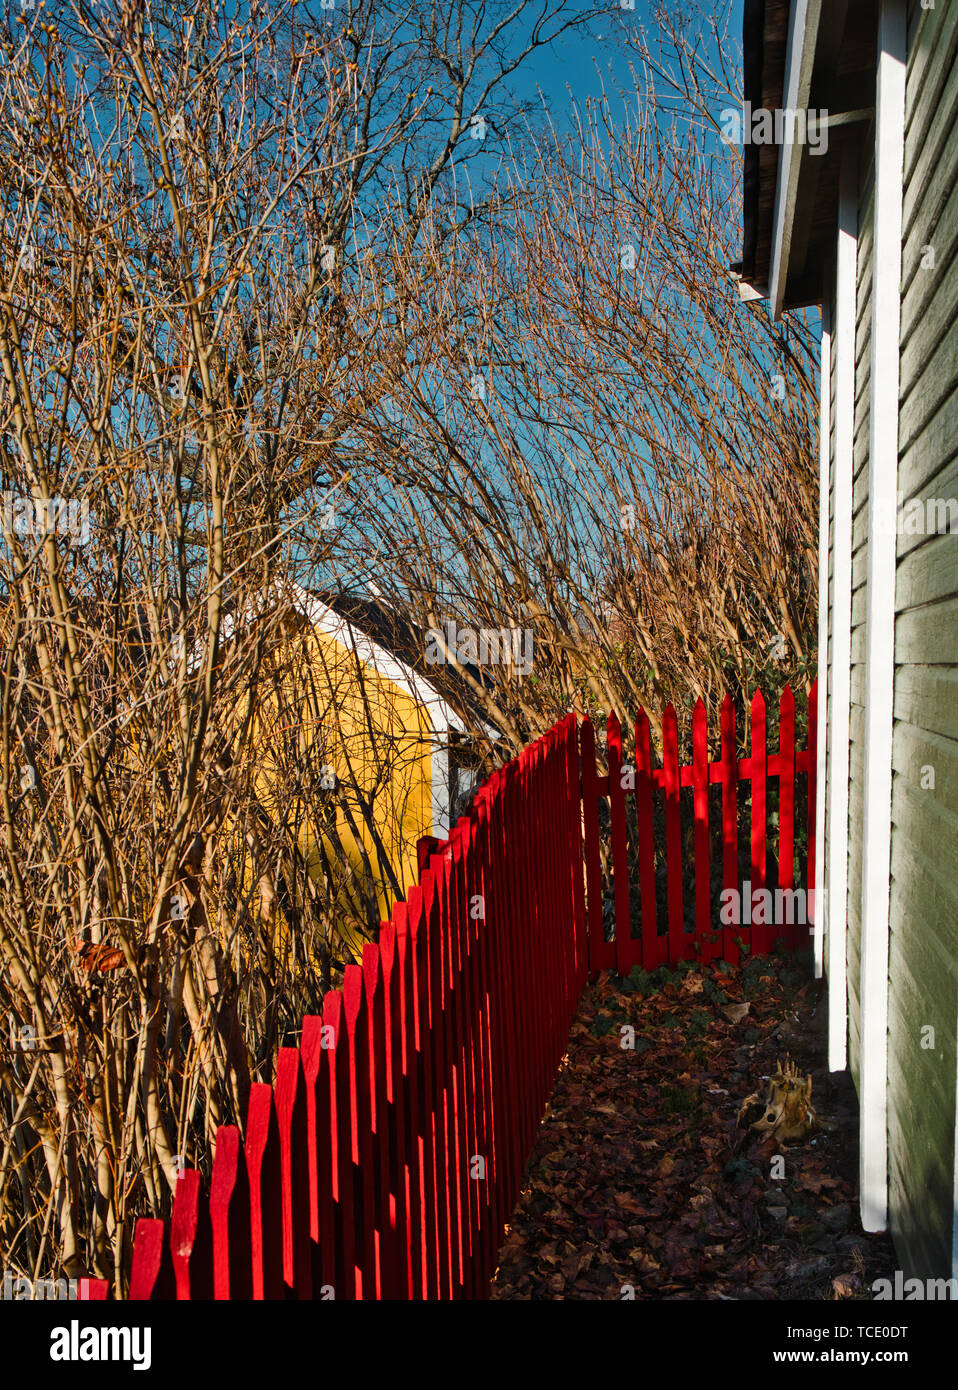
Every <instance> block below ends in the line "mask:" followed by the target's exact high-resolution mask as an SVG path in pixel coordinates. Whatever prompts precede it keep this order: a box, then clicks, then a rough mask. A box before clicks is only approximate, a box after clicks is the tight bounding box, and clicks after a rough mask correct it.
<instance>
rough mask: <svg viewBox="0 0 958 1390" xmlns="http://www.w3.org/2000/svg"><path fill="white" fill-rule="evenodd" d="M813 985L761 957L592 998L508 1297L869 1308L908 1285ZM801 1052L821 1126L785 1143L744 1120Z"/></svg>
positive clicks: (533, 1171)
mask: <svg viewBox="0 0 958 1390" xmlns="http://www.w3.org/2000/svg"><path fill="white" fill-rule="evenodd" d="M809 974H810V971H809V968H808V965H807V964H806V963H805V961H804V960H803V959H801V958H796V957H795V956H761V957H754V958H752V959H749V960H746V961H745V962H744V963H743V964H741V965H740V966H736V967H731V966H729V965H727V964H726V963H725V962H712V963H711V964H710V965H707V966H703V965H701V964H698V963H693V962H687V963H683V965H681V966H680V967H679V968H678V969H677V970H675V971H669V970H667V969H662V970H658V971H655V972H654V973H653V974H651V975H647V974H645V973H644V972H642V971H640V970H636V971H633V973H632V974H631V975H630V976H628V977H627V978H625V979H620V978H619V977H618V976H616V975H614V974H611V973H609V972H605V973H603V974H602V975H600V976H599V977H598V979H597V980H596V981H595V982H594V983H592V984H591V985H589V986H588V987H587V989H586V991H585V993H584V994H583V997H582V1000H581V1002H580V1005H579V1010H578V1013H577V1015H576V1019H575V1022H574V1023H573V1026H572V1030H571V1033H570V1040H569V1050H568V1053H567V1055H566V1057H565V1058H564V1059H563V1062H562V1066H561V1068H560V1070H559V1074H558V1077H557V1079H556V1084H555V1087H554V1090H553V1095H552V1099H551V1101H550V1104H549V1107H548V1110H547V1113H546V1117H545V1120H544V1122H543V1126H542V1130H541V1133H540V1137H539V1141H538V1143H537V1145H536V1148H535V1150H534V1152H533V1154H532V1157H531V1159H530V1162H529V1165H528V1168H527V1170H526V1176H525V1183H524V1186H523V1190H522V1193H521V1195H520V1198H519V1202H518V1204H517V1206H516V1210H515V1212H514V1213H513V1218H512V1222H511V1224H510V1226H509V1228H508V1229H507V1233H506V1239H505V1243H504V1245H503V1248H502V1250H501V1251H500V1263H499V1269H498V1271H497V1274H496V1278H495V1280H494V1283H493V1290H492V1297H493V1298H496V1299H561V1298H576V1299H579V1298H581V1299H602V1298H615V1299H621V1298H628V1297H635V1298H636V1299H753V1300H759V1299H808V1298H811V1299H871V1298H872V1297H873V1294H872V1292H871V1287H870V1286H871V1284H872V1282H873V1281H874V1280H875V1279H878V1278H890V1277H893V1271H894V1268H895V1264H896V1260H895V1256H894V1251H893V1248H892V1245H891V1242H890V1240H889V1239H888V1238H887V1237H886V1236H876V1235H866V1234H865V1233H864V1232H863V1231H862V1229H861V1226H860V1222H859V1216H858V1189H857V1181H858V1108H857V1100H856V1097H855V1092H854V1088H853V1086H852V1083H851V1081H850V1079H849V1078H848V1076H847V1074H846V1073H837V1074H835V1075H832V1074H830V1073H829V1071H828V1069H827V1058H826V1055H825V1013H826V1004H825V997H824V991H823V988H822V984H821V982H819V981H813V980H810V979H809ZM630 1028H631V1029H633V1030H634V1047H633V1048H631V1049H629V1048H627V1047H623V1046H622V1042H623V1040H625V1041H628V1040H629V1037H630V1035H629V1033H628V1032H623V1029H626V1030H627V1029H630ZM786 1053H787V1054H789V1055H790V1056H791V1058H792V1059H793V1060H794V1061H795V1062H796V1063H797V1064H798V1066H799V1068H800V1069H801V1071H802V1072H803V1073H806V1072H810V1073H811V1074H812V1080H813V1086H812V1105H813V1107H814V1108H815V1110H816V1112H817V1114H818V1116H819V1118H820V1119H821V1121H822V1127H821V1128H816V1129H814V1130H813V1131H812V1133H811V1134H810V1135H809V1136H808V1137H807V1138H806V1139H805V1140H802V1141H800V1142H798V1143H793V1144H789V1145H781V1144H776V1143H775V1142H774V1141H772V1140H771V1139H769V1138H768V1137H767V1136H763V1135H761V1134H755V1133H752V1132H751V1131H748V1130H742V1129H739V1128H738V1127H737V1123H736V1119H737V1113H738V1109H739V1106H740V1105H741V1104H742V1102H743V1101H744V1100H745V1099H746V1097H747V1096H748V1095H749V1094H750V1093H751V1092H753V1091H756V1090H758V1091H764V1088H765V1083H766V1081H767V1079H768V1077H769V1076H771V1075H772V1073H773V1072H774V1070H775V1064H776V1062H777V1061H778V1060H779V1059H782V1060H784V1058H785V1055H786ZM778 1152H780V1154H781V1157H780V1158H779V1159H776V1154H777V1153H778ZM782 1170H784V1175H783V1176H781V1177H780V1178H776V1177H775V1176H773V1174H776V1173H779V1172H781V1171H782Z"/></svg>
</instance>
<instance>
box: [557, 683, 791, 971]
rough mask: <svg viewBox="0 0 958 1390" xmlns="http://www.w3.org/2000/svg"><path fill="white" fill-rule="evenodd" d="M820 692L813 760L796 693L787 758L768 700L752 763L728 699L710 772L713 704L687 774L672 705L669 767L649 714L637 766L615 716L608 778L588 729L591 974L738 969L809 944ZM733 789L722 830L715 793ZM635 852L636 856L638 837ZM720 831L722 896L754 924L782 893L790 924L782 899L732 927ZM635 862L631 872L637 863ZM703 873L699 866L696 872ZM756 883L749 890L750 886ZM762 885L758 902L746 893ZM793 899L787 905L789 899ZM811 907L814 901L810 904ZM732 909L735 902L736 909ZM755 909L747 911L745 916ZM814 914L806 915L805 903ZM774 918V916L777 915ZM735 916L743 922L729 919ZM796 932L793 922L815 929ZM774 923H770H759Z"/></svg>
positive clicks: (698, 712)
mask: <svg viewBox="0 0 958 1390" xmlns="http://www.w3.org/2000/svg"><path fill="white" fill-rule="evenodd" d="M817 704H818V683H817V682H815V683H813V685H812V687H811V690H810V692H809V700H808V748H807V749H805V750H798V749H796V746H795V697H794V695H793V693H792V691H791V689H790V688H789V687H787V686H786V688H785V690H784V692H783V694H782V697H781V702H780V707H779V749H778V752H777V753H769V751H768V746H767V736H766V709H765V700H764V698H763V696H762V694H761V692H756V694H755V695H754V697H753V699H752V703H751V709H750V753H749V756H748V757H745V758H739V757H737V755H736V740H735V709H734V706H733V704H732V701H731V699H730V698H729V696H727V695H726V697H725V700H724V702H723V704H722V712H721V736H720V747H721V753H720V756H719V758H718V760H717V761H715V762H710V761H709V753H708V730H707V727H706V713H705V706H704V704H703V702H702V701H701V700H699V702H698V704H697V705H696V707H695V710H694V712H693V715H692V761H691V763H690V764H687V765H682V766H680V764H679V753H678V748H679V740H678V720H677V717H676V713H675V709H674V707H673V706H672V705H668V706H667V708H666V710H665V713H664V715H663V719H662V759H661V763H662V765H661V767H658V768H653V766H652V748H651V738H650V731H649V720H648V716H647V715H646V714H645V712H644V711H643V710H640V711H639V715H638V718H637V719H636V721H635V736H634V744H633V759H634V761H633V762H631V763H630V762H627V760H626V749H625V744H624V741H623V734H622V728H621V725H620V723H619V720H618V718H617V716H616V715H615V714H614V713H612V714H610V715H609V719H608V725H607V731H606V754H607V761H608V775H606V776H603V777H600V776H599V775H598V773H597V771H596V763H595V734H594V731H593V728H592V724H591V722H590V721H589V720H588V719H585V720H584V721H583V725H582V796H583V809H584V820H585V853H586V880H587V884H588V919H589V920H588V925H589V967H590V971H591V972H592V973H593V974H594V973H595V972H596V971H599V970H607V969H616V970H617V971H618V972H619V974H620V975H627V974H628V973H629V971H630V970H632V969H633V968H634V967H635V966H637V965H639V966H642V968H643V969H645V970H654V969H656V967H658V966H660V965H664V964H666V963H668V964H671V965H675V964H677V962H678V961H680V960H687V959H691V958H693V957H696V956H698V957H699V958H700V959H703V960H711V959H714V958H716V957H719V956H721V957H723V958H724V959H725V960H727V961H729V962H730V963H732V964H734V963H735V962H736V961H737V960H738V959H739V956H740V954H741V952H740V949H739V944H738V943H739V942H741V943H742V944H743V945H745V946H746V947H747V948H748V950H749V951H750V952H752V953H764V952H767V951H769V950H771V949H772V948H773V947H774V944H775V941H776V939H777V938H783V939H784V940H785V943H786V945H787V946H790V947H793V948H795V947H799V946H803V945H807V944H808V934H809V923H810V922H811V920H812V916H813V911H812V909H813V907H814V901H813V898H812V897H811V895H810V894H809V889H813V888H814V885H815V788H816V757H817V751H816V729H817ZM802 775H804V776H805V777H806V815H805V825H806V827H807V831H808V849H807V855H806V858H805V873H804V876H803V880H802V882H801V883H800V884H799V885H798V890H800V891H799V892H798V895H797V896H796V892H797V890H796V884H795V829H796V809H797V808H798V805H799V793H800V783H799V778H800V777H801V776H802ZM770 779H773V780H774V784H775V785H777V788H778V831H777V850H778V854H777V859H778V874H777V883H776V884H775V885H774V887H773V885H770V884H769V882H768V872H767V867H768V866H767V859H768V852H767V851H768V789H769V781H770ZM743 783H748V784H749V791H750V817H749V819H750V827H749V845H748V852H749V858H748V864H749V876H748V878H747V879H746V878H745V875H744V874H742V873H741V872H740V867H739V818H740V811H741V810H742V809H743V807H741V806H740V789H741V788H742V786H743ZM716 785H717V786H719V787H721V819H720V825H715V824H714V823H713V819H712V818H710V815H709V787H710V786H716ZM686 787H687V788H690V789H691V793H692V795H691V798H690V803H691V804H690V805H689V807H688V813H690V814H687V815H686V818H685V819H686V825H687V828H688V829H690V830H691V836H689V835H688V834H686V837H685V838H686V840H689V839H691V853H689V854H683V824H682V821H683V816H682V789H683V788H686ZM659 790H660V791H661V793H662V798H661V799H662V813H661V815H660V824H661V822H662V821H663V820H664V835H663V836H661V837H660V838H661V841H662V842H661V844H660V847H659V854H658V858H659V862H660V863H663V862H664V871H665V883H666V892H665V904H664V911H663V912H660V910H659V906H660V905H659V903H658V901H657V895H656V874H657V868H656V836H655V825H656V815H655V793H656V791H659ZM603 797H607V798H608V801H609V813H610V820H611V832H610V837H609V838H610V851H611V852H610V858H611V866H612V867H611V876H612V880H613V898H614V907H615V916H614V921H615V927H614V933H613V934H612V937H611V939H610V940H606V939H605V937H606V935H607V933H606V932H605V931H604V922H603V897H602V872H601V857H600V837H599V814H598V807H599V801H600V798H603ZM630 828H631V831H632V834H631V839H632V841H633V845H634V846H635V852H634V854H633V855H632V856H630V852H629V839H630V834H629V831H630ZM717 830H720V834H721V839H720V847H719V853H720V855H721V887H722V890H725V889H733V890H735V891H736V892H737V893H738V894H740V901H741V903H742V904H743V908H742V910H741V912H740V914H739V915H740V917H741V918H743V919H744V918H745V917H752V916H753V913H752V911H751V908H752V901H751V899H752V894H759V893H760V891H761V890H763V889H765V890H767V891H768V893H769V894H772V893H773V892H774V891H776V890H780V891H781V894H782V895H783V896H782V897H781V899H780V901H781V903H782V905H783V906H784V914H783V916H782V920H781V921H778V922H776V921H775V920H774V919H775V915H776V909H777V906H778V902H779V900H778V899H774V898H773V899H772V901H771V903H769V901H768V900H767V899H765V900H764V901H761V905H760V900H756V903H755V911H754V919H753V921H752V922H751V923H746V922H744V921H740V922H739V923H736V922H734V921H733V922H729V923H728V924H726V925H722V922H721V916H722V913H721V906H722V904H721V900H720V899H719V898H718V895H717V894H716V893H715V891H714V889H713V881H712V879H713V875H712V862H713V845H712V840H713V831H717ZM630 858H631V862H630ZM689 861H691V862H689ZM686 868H688V869H689V870H690V872H691V876H692V877H693V879H694V912H692V911H690V912H688V913H687V912H686V907H685V878H686ZM636 879H637V881H638V894H637V903H636V907H637V909H638V913H637V915H638V918H639V920H638V923H635V922H633V920H632V917H633V913H632V906H633V904H632V882H634V881H635V880H636ZM743 880H744V881H743ZM746 883H749V884H750V885H751V891H750V892H749V891H747V890H746V887H745V884H746ZM785 895H787V896H785ZM802 895H804V897H803V896H802ZM730 901H731V900H729V899H726V900H725V904H726V905H728V904H729V903H730ZM746 902H747V904H748V905H747V906H744V904H745V903H746ZM803 902H804V904H805V909H806V910H805V912H802V903H803ZM769 907H771V912H769V911H768V908H769ZM725 915H727V916H731V915H732V913H731V912H729V911H727V912H726V914H725ZM806 917H807V920H792V921H789V920H788V919H789V918H792V919H795V918H806ZM760 918H762V919H764V918H769V920H767V921H766V920H761V921H760V920H759V919H760Z"/></svg>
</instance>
